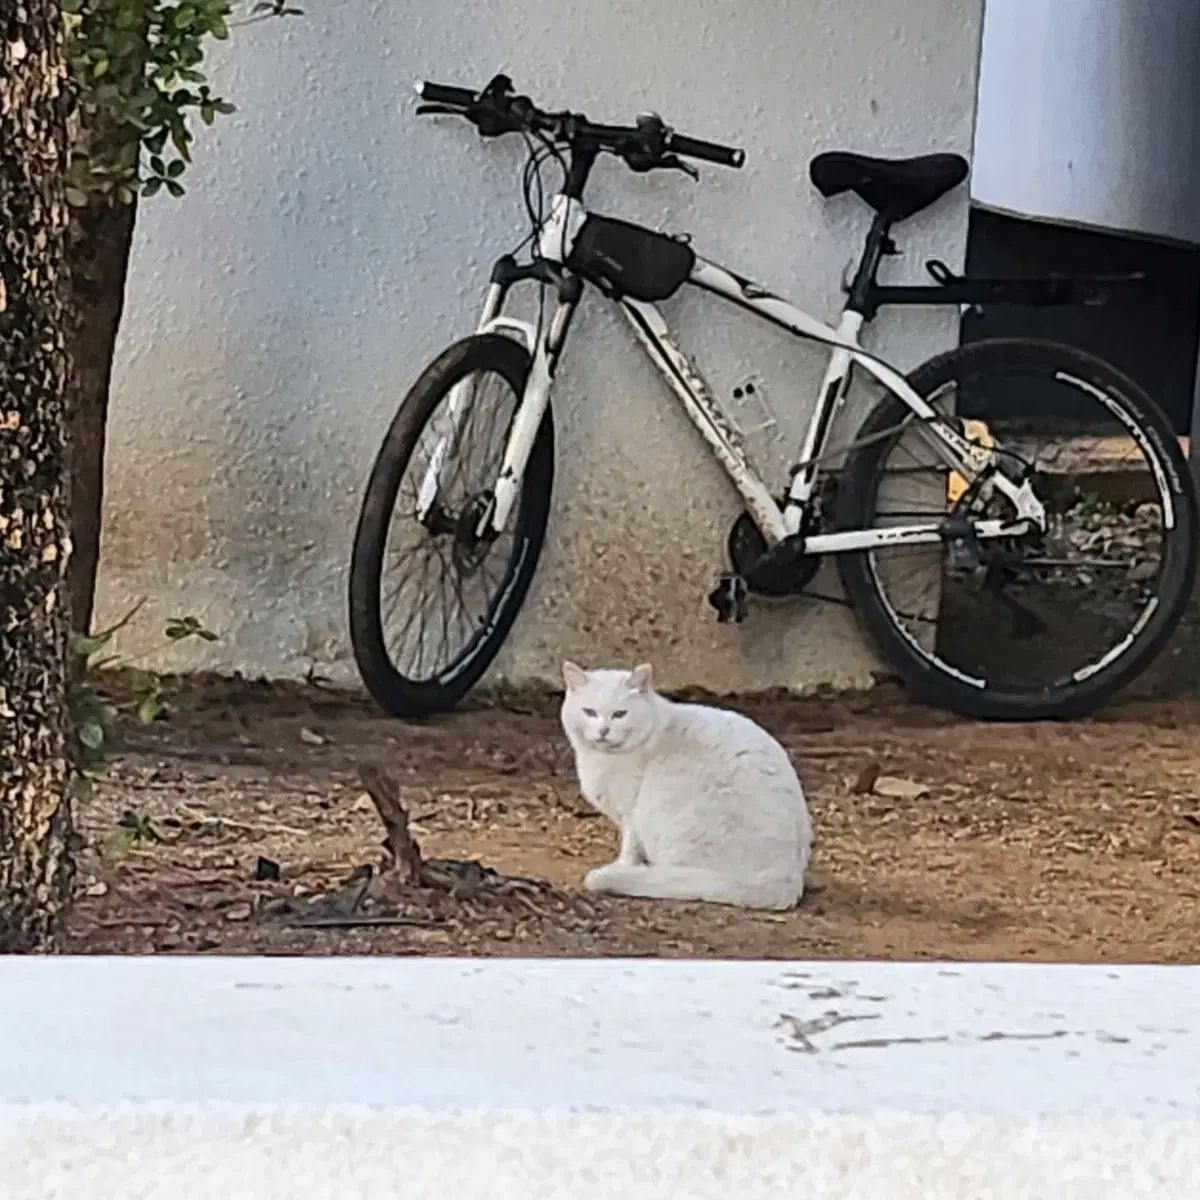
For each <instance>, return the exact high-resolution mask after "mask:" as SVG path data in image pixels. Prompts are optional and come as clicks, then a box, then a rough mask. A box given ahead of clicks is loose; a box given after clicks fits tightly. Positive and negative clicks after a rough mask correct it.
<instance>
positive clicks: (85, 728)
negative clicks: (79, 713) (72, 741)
mask: <svg viewBox="0 0 1200 1200" xmlns="http://www.w3.org/2000/svg"><path fill="white" fill-rule="evenodd" d="M79 740H80V741H81V742H82V743H83V744H84V745H85V746H86V747H87V748H88V749H89V750H99V749H100V747H101V746H103V745H104V726H103V725H101V724H100V722H99V721H88V722H87V724H85V725H81V726H80V728H79Z"/></svg>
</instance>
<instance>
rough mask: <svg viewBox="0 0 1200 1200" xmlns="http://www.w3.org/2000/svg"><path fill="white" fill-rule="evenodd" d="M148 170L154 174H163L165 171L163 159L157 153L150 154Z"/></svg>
mask: <svg viewBox="0 0 1200 1200" xmlns="http://www.w3.org/2000/svg"><path fill="white" fill-rule="evenodd" d="M150 170H151V171H153V172H154V174H155V175H165V174H166V173H167V168H166V166H165V164H164V163H163V160H162V159H161V158H160V157H159V156H158V155H157V154H152V155H150Z"/></svg>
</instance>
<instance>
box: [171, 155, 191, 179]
mask: <svg viewBox="0 0 1200 1200" xmlns="http://www.w3.org/2000/svg"><path fill="white" fill-rule="evenodd" d="M186 165H187V164H186V163H184V161H183V159H181V158H177V159H175V161H174V162H172V163H170V164H169V165H168V166H167V178H168V179H178V178H179V176H180V175H182V174H183V172H184V170H185V169H186Z"/></svg>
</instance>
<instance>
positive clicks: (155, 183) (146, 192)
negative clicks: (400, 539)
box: [142, 179, 163, 196]
mask: <svg viewBox="0 0 1200 1200" xmlns="http://www.w3.org/2000/svg"><path fill="white" fill-rule="evenodd" d="M162 183H163V181H162V180H161V179H147V180H146V182H145V183H143V184H142V195H143V196H153V195H154V193H155V192H157V191H158V189H159V188H160V187H162Z"/></svg>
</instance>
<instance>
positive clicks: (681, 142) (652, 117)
mask: <svg viewBox="0 0 1200 1200" xmlns="http://www.w3.org/2000/svg"><path fill="white" fill-rule="evenodd" d="M417 95H418V96H420V98H421V99H422V100H424V101H425V102H426V103H425V105H422V106H421V107H420V108H418V109H417V111H418V112H423V113H453V114H455V115H457V116H462V117H466V119H467V120H469V121H470V122H471V123H472V124H473V125H474V126H475V127H476V128H477V129H478V130H479V132H480V134H481V135H482V136H484V137H497V136H499V135H500V134H503V133H518V132H521V131H527V132H531V133H542V134H549V135H550V136H551V137H553V138H554V139H555V141H558V142H563V143H566V144H567V145H571V146H574V145H578V146H581V147H591V148H594V149H596V150H605V151H607V152H608V153H610V154H615V155H617V156H618V157H620V158H623V159H624V160H625V162H626V163H627V164H628V165H629V166H630V167H632V168H633V169H634V170H637V171H648V170H652V169H654V168H655V167H682V166H683V164H682V163H680V162H679V161H678V157H677V156H683V157H685V158H694V159H699V160H700V161H702V162H710V163H715V164H716V165H717V166H722V167H741V166H742V164H743V163H744V162H745V161H746V152H745V151H744V150H742V149H740V148H737V147H733V146H722V145H720V144H719V143H717V142H707V141H704V140H703V139H701V138H693V137H687V136H686V135H684V134H681V133H676V132H675V130H674V129H672V128H671V127H670V126H669V125H666V124H664V123H663V121H662V118H661V117H659V116H658V115H657V114H656V113H645V114H643V115H642V116H640V117H638V119H637V124H636V126H628V125H596V124H594V123H593V122H591V121H589V120H588V119H587V117H585V116H584V115H583V114H582V113H571V112H558V113H554V112H546V111H545V110H544V109H540V108H538V107H537V105H535V104H534V103H533V101H531V100H530V99H529V97H528V96H517V95H514V94H513V90H512V80H510V79H508V78H507V77H506V76H504V75H497V76H496V77H495V78H494V79H493V80H492V81H491V82H490V83H489V84H488V85H487V87H485V88H484V89H483V91H481V92H473V91H471V89H470V88H461V87H454V86H452V85H449V84H443V83H427V82H421V83H418V84H417ZM685 169H686V170H691V168H685ZM692 173H693V174H694V173H695V172H692Z"/></svg>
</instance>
